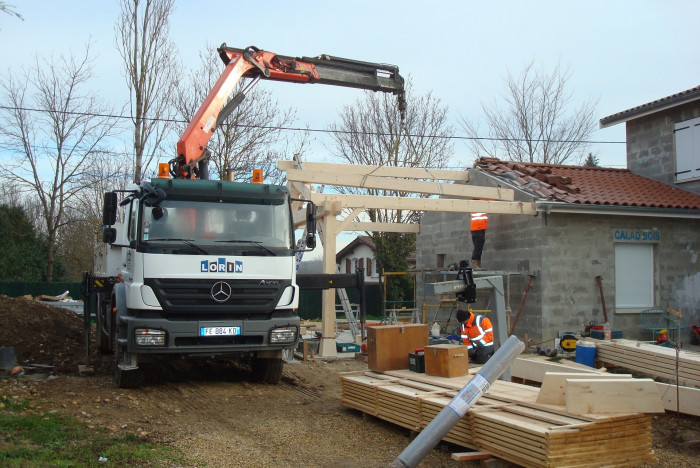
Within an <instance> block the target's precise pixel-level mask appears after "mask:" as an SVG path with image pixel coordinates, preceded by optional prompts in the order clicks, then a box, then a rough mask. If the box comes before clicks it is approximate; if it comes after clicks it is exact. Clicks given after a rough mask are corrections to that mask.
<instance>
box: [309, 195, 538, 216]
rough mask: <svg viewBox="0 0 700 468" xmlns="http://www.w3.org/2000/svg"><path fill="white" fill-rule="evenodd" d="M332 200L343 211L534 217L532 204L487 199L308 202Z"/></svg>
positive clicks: (339, 197) (365, 197) (364, 197)
mask: <svg viewBox="0 0 700 468" xmlns="http://www.w3.org/2000/svg"><path fill="white" fill-rule="evenodd" d="M327 197H332V198H333V199H336V200H338V201H341V202H342V203H343V207H344V208H356V207H364V208H377V209H382V208H384V209H389V210H415V211H446V212H452V213H471V212H481V213H502V214H524V215H535V214H537V211H535V204H534V203H524V202H506V201H488V200H454V199H439V198H411V197H380V196H369V195H342V194H324V193H314V194H312V195H311V201H313V202H314V203H323V202H324V201H325V200H326V199H327Z"/></svg>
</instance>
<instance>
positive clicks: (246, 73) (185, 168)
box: [171, 44, 406, 178]
mask: <svg viewBox="0 0 700 468" xmlns="http://www.w3.org/2000/svg"><path fill="white" fill-rule="evenodd" d="M217 51H218V52H219V56H220V57H221V59H222V60H223V61H224V63H225V64H226V68H225V69H224V71H223V73H222V74H221V76H220V77H219V79H218V81H217V82H216V84H214V86H213V88H212V89H211V91H210V92H209V95H208V96H207V97H206V99H205V100H204V102H203V103H202V105H201V106H200V108H199V110H198V111H197V113H196V114H195V115H194V117H193V118H192V121H191V122H190V124H189V125H188V126H187V128H186V129H185V131H184V132H183V134H182V136H181V137H180V139H179V140H178V142H177V154H178V157H177V158H176V159H175V160H174V161H172V162H171V163H172V164H171V172H173V175H174V176H175V177H179V178H196V177H198V176H201V175H199V174H198V173H197V170H196V164H198V163H200V162H201V161H204V160H206V159H207V155H206V146H207V142H208V141H209V139H210V138H211V136H212V134H213V133H214V130H216V127H218V126H219V124H220V123H221V122H223V121H224V120H225V119H226V117H228V115H230V114H231V112H232V111H233V110H234V109H235V108H236V107H237V106H238V105H239V104H240V103H241V102H242V101H243V99H244V98H245V95H246V94H247V93H248V91H250V89H252V87H253V86H254V85H255V84H256V83H257V82H258V80H261V79H263V80H275V81H289V82H293V83H318V84H327V85H333V86H344V87H349V88H359V89H366V90H371V91H382V92H387V93H392V94H395V95H397V97H398V102H399V111H400V112H401V118H402V119H403V116H404V113H405V110H406V100H405V90H404V80H403V78H402V77H401V75H399V68H398V67H397V66H394V65H386V64H379V63H370V62H361V61H357V60H349V59H344V58H339V57H331V56H329V55H320V56H318V57H315V58H311V57H300V58H294V57H287V56H284V55H278V54H274V53H272V52H266V51H264V50H260V49H258V48H257V47H252V46H251V47H248V48H246V49H236V48H233V47H227V46H226V44H222V45H221V47H219V48H218V49H217ZM242 77H247V78H253V81H252V82H251V83H250V84H249V85H248V86H247V87H246V88H245V89H243V90H242V91H241V92H240V93H238V94H237V95H236V96H234V97H233V99H231V101H230V102H229V103H228V104H226V101H227V100H228V98H229V96H230V95H231V93H232V92H233V91H234V89H235V87H236V84H237V83H238V81H239V80H240V79H241V78H242ZM224 104H226V105H225V106H224ZM173 166H174V167H173ZM204 177H206V176H204Z"/></svg>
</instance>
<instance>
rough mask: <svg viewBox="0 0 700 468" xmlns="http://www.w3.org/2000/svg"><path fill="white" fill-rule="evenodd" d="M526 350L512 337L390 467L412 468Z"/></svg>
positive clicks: (520, 342) (521, 343)
mask: <svg viewBox="0 0 700 468" xmlns="http://www.w3.org/2000/svg"><path fill="white" fill-rule="evenodd" d="M524 349H525V345H524V344H523V342H522V341H520V340H519V339H518V338H517V337H516V336H515V335H511V337H510V338H508V339H507V340H506V341H505V343H503V345H502V346H501V347H500V348H499V349H498V351H496V353H495V354H494V355H493V356H492V357H491V359H489V360H488V361H487V362H486V364H484V366H483V367H482V368H481V369H479V372H477V373H476V375H474V377H472V379H471V380H470V381H469V382H468V383H467V385H465V386H464V388H462V390H460V391H459V393H458V394H457V395H456V396H455V397H454V398H453V399H452V401H450V403H449V404H448V405H447V406H445V407H444V408H443V409H442V411H440V413H438V415H437V416H435V419H433V420H432V421H431V422H430V424H428V426H427V427H426V428H425V429H423V431H422V432H421V433H420V434H418V436H417V437H416V438H415V439H413V442H411V443H410V444H409V445H408V447H406V448H405V449H404V451H403V452H401V454H400V455H399V456H398V457H396V458H395V459H394V461H393V462H391V463H390V464H389V466H390V467H392V468H415V467H416V466H418V464H419V463H420V462H421V460H423V458H425V456H426V455H427V454H428V453H429V452H430V451H431V450H432V449H433V448H434V447H435V446H436V445H437V444H438V442H440V441H441V440H442V439H443V438H444V437H445V436H446V435H447V433H448V432H450V430H452V428H453V427H454V425H455V424H457V422H458V421H459V420H460V419H461V418H462V416H464V415H465V414H467V411H469V408H470V407H471V406H472V405H473V404H474V403H475V402H476V400H478V399H479V397H481V395H483V394H484V393H485V392H486V390H488V388H489V387H490V386H491V384H492V383H493V382H494V381H495V380H496V379H498V377H500V376H501V374H503V372H505V371H506V369H507V368H508V366H510V363H511V362H512V361H513V360H514V359H515V358H516V357H518V355H519V354H520V353H522V352H523V350H524Z"/></svg>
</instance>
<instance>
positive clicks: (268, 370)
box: [251, 357, 284, 385]
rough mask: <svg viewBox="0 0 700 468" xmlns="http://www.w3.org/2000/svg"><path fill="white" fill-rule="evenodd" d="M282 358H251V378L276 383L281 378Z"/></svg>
mask: <svg viewBox="0 0 700 468" xmlns="http://www.w3.org/2000/svg"><path fill="white" fill-rule="evenodd" d="M283 364H284V363H283V362H282V358H281V357H279V358H253V362H252V363H251V366H252V368H253V379H254V380H255V381H256V382H263V383H266V384H271V385H277V384H278V383H280V380H281V379H282V366H283Z"/></svg>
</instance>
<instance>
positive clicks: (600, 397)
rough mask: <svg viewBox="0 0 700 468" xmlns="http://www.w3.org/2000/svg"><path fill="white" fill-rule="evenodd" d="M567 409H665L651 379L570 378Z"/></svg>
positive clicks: (573, 411)
mask: <svg viewBox="0 0 700 468" xmlns="http://www.w3.org/2000/svg"><path fill="white" fill-rule="evenodd" d="M566 411H568V412H570V413H585V414H589V413H601V412H605V413H614V412H626V413H628V412H640V413H663V412H664V411H665V410H664V407H663V405H662V404H661V397H659V392H658V390H657V389H656V385H655V383H654V381H653V380H652V379H606V380H581V379H567V380H566Z"/></svg>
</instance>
